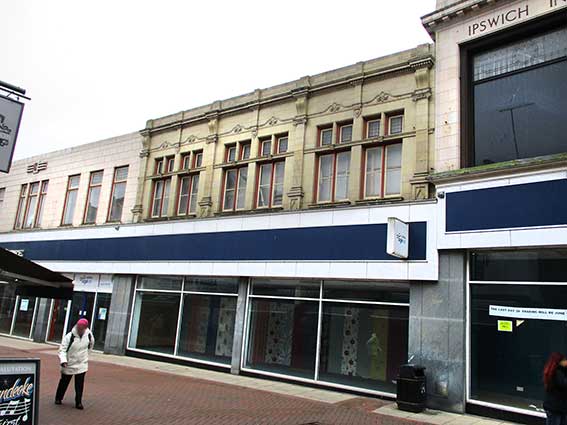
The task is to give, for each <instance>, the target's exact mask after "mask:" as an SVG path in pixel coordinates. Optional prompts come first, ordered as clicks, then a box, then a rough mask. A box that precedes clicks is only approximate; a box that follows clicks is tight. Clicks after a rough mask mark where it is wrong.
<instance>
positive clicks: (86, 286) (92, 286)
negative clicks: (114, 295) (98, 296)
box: [73, 274, 98, 292]
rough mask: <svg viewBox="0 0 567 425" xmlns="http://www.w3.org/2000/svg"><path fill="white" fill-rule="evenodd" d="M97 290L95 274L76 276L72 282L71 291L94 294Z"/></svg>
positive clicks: (96, 276)
mask: <svg viewBox="0 0 567 425" xmlns="http://www.w3.org/2000/svg"><path fill="white" fill-rule="evenodd" d="M97 288H98V275H97V274H76V275H75V279H74V280H73V290H74V291H75V292H77V291H84V292H96V290H97Z"/></svg>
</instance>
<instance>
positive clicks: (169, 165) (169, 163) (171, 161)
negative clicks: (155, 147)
mask: <svg viewBox="0 0 567 425" xmlns="http://www.w3.org/2000/svg"><path fill="white" fill-rule="evenodd" d="M165 163H166V172H167V173H173V168H174V166H175V157H173V156H170V157H167V158H166V159H165Z"/></svg>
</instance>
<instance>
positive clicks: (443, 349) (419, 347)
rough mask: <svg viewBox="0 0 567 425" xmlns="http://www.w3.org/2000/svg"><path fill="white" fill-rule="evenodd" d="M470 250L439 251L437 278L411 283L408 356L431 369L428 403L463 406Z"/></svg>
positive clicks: (462, 408)
mask: <svg viewBox="0 0 567 425" xmlns="http://www.w3.org/2000/svg"><path fill="white" fill-rule="evenodd" d="M465 272H466V254H465V253H464V252H449V251H440V255H439V281H438V282H437V283H423V284H417V283H416V284H411V289H410V323H409V350H408V351H409V357H410V358H412V356H413V360H412V363H415V364H421V365H423V366H425V367H426V368H427V370H426V375H427V396H428V407H430V408H433V409H441V410H447V411H452V412H458V413H463V412H464V411H465V372H466V360H465V354H466V353H465V350H466V348H465V347H466V343H465V342H466V341H465V338H466V329H465V326H466V320H465V318H466V274H465Z"/></svg>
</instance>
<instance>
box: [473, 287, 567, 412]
mask: <svg viewBox="0 0 567 425" xmlns="http://www.w3.org/2000/svg"><path fill="white" fill-rule="evenodd" d="M566 293H567V287H566V286H565V285H509V284H508V285H506V284H504V285H491V284H473V285H471V312H470V314H471V318H470V323H471V336H470V338H471V388H470V391H471V392H470V395H471V398H472V399H474V400H481V401H485V402H490V403H496V404H503V405H507V406H511V407H516V408H521V409H527V410H533V409H534V407H537V408H542V401H543V396H544V390H543V384H542V371H543V367H544V364H545V362H546V361H547V359H548V357H549V355H550V353H551V352H553V351H558V352H561V353H565V352H567V322H565V321H560V320H549V319H546V318H543V317H542V318H541V319H533V318H529V317H526V318H523V319H522V318H511V317H506V316H494V315H490V306H491V305H498V306H506V307H516V308H529V307H532V308H546V309H559V310H564V309H567V298H566V297H565V294H566ZM498 321H504V322H508V323H507V325H508V326H511V328H512V332H501V331H500V330H499V323H498Z"/></svg>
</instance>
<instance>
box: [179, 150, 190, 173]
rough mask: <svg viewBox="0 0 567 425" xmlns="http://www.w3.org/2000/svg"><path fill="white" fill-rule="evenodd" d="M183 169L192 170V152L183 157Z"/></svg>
mask: <svg viewBox="0 0 567 425" xmlns="http://www.w3.org/2000/svg"><path fill="white" fill-rule="evenodd" d="M181 169H182V170H190V169H191V152H187V153H184V154H183V155H181Z"/></svg>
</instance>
